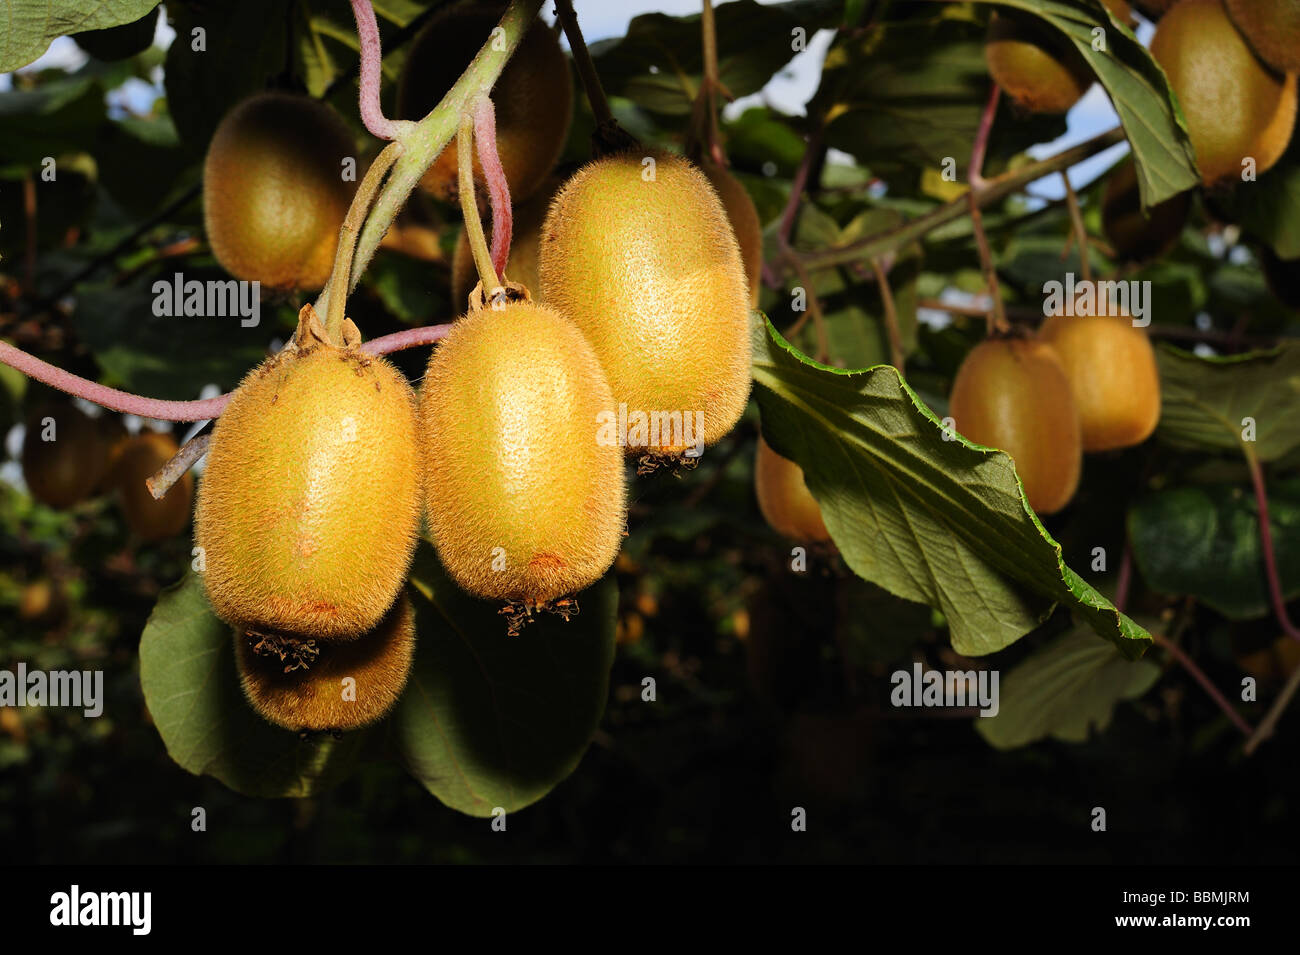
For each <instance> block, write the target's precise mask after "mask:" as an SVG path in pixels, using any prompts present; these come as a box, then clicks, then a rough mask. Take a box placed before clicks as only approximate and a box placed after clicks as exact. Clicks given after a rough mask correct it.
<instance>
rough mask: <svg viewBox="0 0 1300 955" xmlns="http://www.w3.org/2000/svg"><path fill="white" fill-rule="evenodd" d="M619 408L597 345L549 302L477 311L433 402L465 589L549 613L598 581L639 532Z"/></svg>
mask: <svg viewBox="0 0 1300 955" xmlns="http://www.w3.org/2000/svg"><path fill="white" fill-rule="evenodd" d="M613 408H614V398H613V395H612V394H611V392H610V389H609V385H608V384H607V383H606V381H605V376H604V374H603V372H602V371H601V367H600V363H599V361H597V359H596V355H595V353H594V352H593V351H592V349H591V346H590V345H588V344H587V341H586V340H585V339H584V338H583V336H582V333H581V332H579V331H578V329H577V328H576V327H575V326H574V325H573V323H572V322H570V321H568V320H567V319H565V318H564V317H563V316H561V315H559V314H558V313H557V312H555V311H553V310H552V309H550V308H548V307H547V306H545V305H540V304H537V303H534V302H515V303H512V304H509V305H507V306H505V307H504V308H502V309H499V310H496V309H482V310H478V311H471V312H470V313H469V314H467V315H465V316H464V317H462V318H461V319H460V320H458V321H457V322H456V324H455V325H453V326H452V329H451V331H450V333H448V335H447V337H446V338H444V339H443V340H442V342H440V343H439V344H438V346H437V348H435V349H434V352H433V355H432V356H431V357H430V359H429V367H428V371H427V372H426V374H425V377H424V385H423V387H422V389H421V393H420V422H421V437H422V440H423V447H424V454H425V467H424V476H425V499H426V502H427V505H428V511H427V520H428V526H429V531H430V533H431V535H432V537H433V542H434V544H435V545H436V547H437V549H438V555H439V556H440V557H441V558H442V563H443V565H444V566H445V567H446V568H447V572H448V573H449V574H450V575H451V577H452V579H453V580H455V581H456V583H457V584H459V585H460V586H461V587H462V588H464V589H465V590H467V591H469V592H470V593H472V594H475V595H477V596H480V597H487V598H492V599H497V600H505V601H509V602H511V603H522V604H523V605H525V606H527V607H533V606H542V605H545V604H546V603H548V602H550V601H552V600H554V599H556V598H558V597H562V596H565V595H567V594H571V593H574V592H576V591H579V590H582V589H583V588H584V587H587V586H589V585H591V584H593V583H595V582H596V581H597V580H598V579H599V578H600V576H601V575H602V574H604V573H605V571H606V570H608V569H609V566H610V564H612V563H613V562H614V558H615V557H616V556H617V554H618V549H619V547H620V545H621V544H622V538H623V529H624V525H625V523H626V502H625V490H624V479H623V455H622V450H621V448H619V446H618V444H617V442H608V441H603V440H602V439H601V434H600V426H601V420H602V415H607V414H609V413H611V412H612V411H613Z"/></svg>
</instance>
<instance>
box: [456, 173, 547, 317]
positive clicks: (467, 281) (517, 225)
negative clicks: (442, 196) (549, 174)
mask: <svg viewBox="0 0 1300 955" xmlns="http://www.w3.org/2000/svg"><path fill="white" fill-rule="evenodd" d="M560 185H561V180H559V179H556V178H551V179H548V180H547V181H546V184H545V185H544V186H543V187H542V191H541V192H539V193H537V195H535V196H533V197H532V198H530V199H528V200H526V201H525V202H521V203H519V205H517V206H515V209H514V224H513V230H512V232H513V234H512V236H511V240H510V258H509V260H508V261H507V262H506V269H505V271H506V277H507V278H508V279H509V281H511V282H517V283H519V284H520V285H522V286H524V288H526V289H528V291H529V292H530V293H531V294H532V295H533V296H537V295H538V293H539V290H540V287H541V283H540V281H539V279H538V276H537V254H538V249H539V247H540V246H541V242H542V223H543V222H545V221H546V210H547V209H549V208H550V205H551V199H552V197H553V196H554V195H555V193H556V192H557V191H558V190H559V188H560ZM477 284H478V269H476V268H475V267H474V256H473V254H472V253H471V252H470V249H469V238H468V237H467V236H466V235H465V230H464V229H462V230H461V233H460V239H459V240H457V242H456V251H455V253H454V254H453V255H452V259H451V304H452V307H453V308H455V309H456V310H457V311H458V312H461V311H464V309H465V304H466V303H467V302H468V301H469V293H470V292H472V291H474V286H475V285H477Z"/></svg>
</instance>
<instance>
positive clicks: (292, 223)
mask: <svg viewBox="0 0 1300 955" xmlns="http://www.w3.org/2000/svg"><path fill="white" fill-rule="evenodd" d="M355 152H356V151H355V149H354V143H353V140H352V135H351V134H350V133H349V132H348V129H347V127H346V126H345V125H343V121H342V120H341V119H340V118H339V117H338V116H337V115H335V113H333V112H332V111H331V110H330V109H329V108H328V107H326V106H323V105H322V104H320V103H318V102H316V101H315V100H313V99H309V98H308V97H306V96H298V95H294V94H290V93H278V92H277V93H259V94H257V95H256V96H252V97H250V98H249V99H246V100H244V101H243V102H241V103H239V104H238V105H237V106H235V107H234V109H232V110H231V111H230V112H229V113H227V114H226V116H225V117H223V118H222V120H221V123H220V124H219V125H218V126H217V131H216V133H215V134H213V137H212V142H211V144H210V145H209V146H208V154H207V158H206V160H205V161H204V164H203V216H204V221H205V223H206V228H207V234H208V241H209V242H210V243H211V245H212V253H213V255H215V256H216V257H217V261H218V262H220V263H221V265H222V267H223V268H224V269H225V270H226V271H227V272H229V273H230V274H231V275H233V276H235V277H236V278H238V279H243V280H245V281H250V282H252V281H256V282H261V283H262V284H263V285H264V286H266V287H267V288H271V289H318V288H320V287H322V286H323V285H324V284H325V281H326V280H327V279H328V278H329V275H330V270H331V269H332V267H333V265H334V251H335V248H336V247H337V245H338V236H339V229H340V228H341V227H342V225H343V218H344V216H345V215H346V214H347V211H348V204H349V203H350V202H351V201H352V194H353V192H354V191H355V189H356V184H355V183H352V182H345V181H344V180H343V165H342V163H343V159H344V157H347V156H353V155H355Z"/></svg>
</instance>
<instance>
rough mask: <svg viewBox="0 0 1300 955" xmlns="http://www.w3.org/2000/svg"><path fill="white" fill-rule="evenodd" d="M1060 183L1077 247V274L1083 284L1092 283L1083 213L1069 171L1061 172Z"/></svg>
mask: <svg viewBox="0 0 1300 955" xmlns="http://www.w3.org/2000/svg"><path fill="white" fill-rule="evenodd" d="M1061 181H1062V182H1064V183H1065V202H1066V205H1067V206H1068V207H1069V209H1070V224H1071V226H1072V227H1073V229H1074V241H1075V243H1076V244H1077V245H1078V246H1079V274H1080V275H1081V276H1082V277H1083V280H1084V281H1085V282H1092V269H1091V268H1090V267H1089V265H1088V230H1087V228H1085V226H1084V224H1083V212H1082V211H1081V210H1080V209H1079V197H1078V195H1076V194H1075V191H1074V186H1073V185H1071V183H1070V171H1069V170H1068V169H1062V170H1061Z"/></svg>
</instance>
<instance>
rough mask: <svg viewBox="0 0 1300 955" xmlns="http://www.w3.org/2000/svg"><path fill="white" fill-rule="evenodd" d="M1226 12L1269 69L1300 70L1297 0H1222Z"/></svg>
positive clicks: (1298, 1)
mask: <svg viewBox="0 0 1300 955" xmlns="http://www.w3.org/2000/svg"><path fill="white" fill-rule="evenodd" d="M1224 2H1225V4H1226V6H1227V8H1228V15H1229V16H1230V17H1232V22H1233V23H1235V24H1236V25H1237V29H1238V30H1240V31H1241V33H1242V35H1243V36H1245V38H1246V40H1247V41H1248V42H1249V43H1250V45H1251V47H1252V48H1253V49H1254V50H1255V52H1256V53H1258V54H1259V56H1260V59H1262V60H1263V61H1264V62H1265V63H1267V64H1268V65H1269V66H1271V67H1273V69H1275V70H1278V71H1280V72H1283V73H1294V72H1296V71H1297V70H1300V0H1224Z"/></svg>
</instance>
